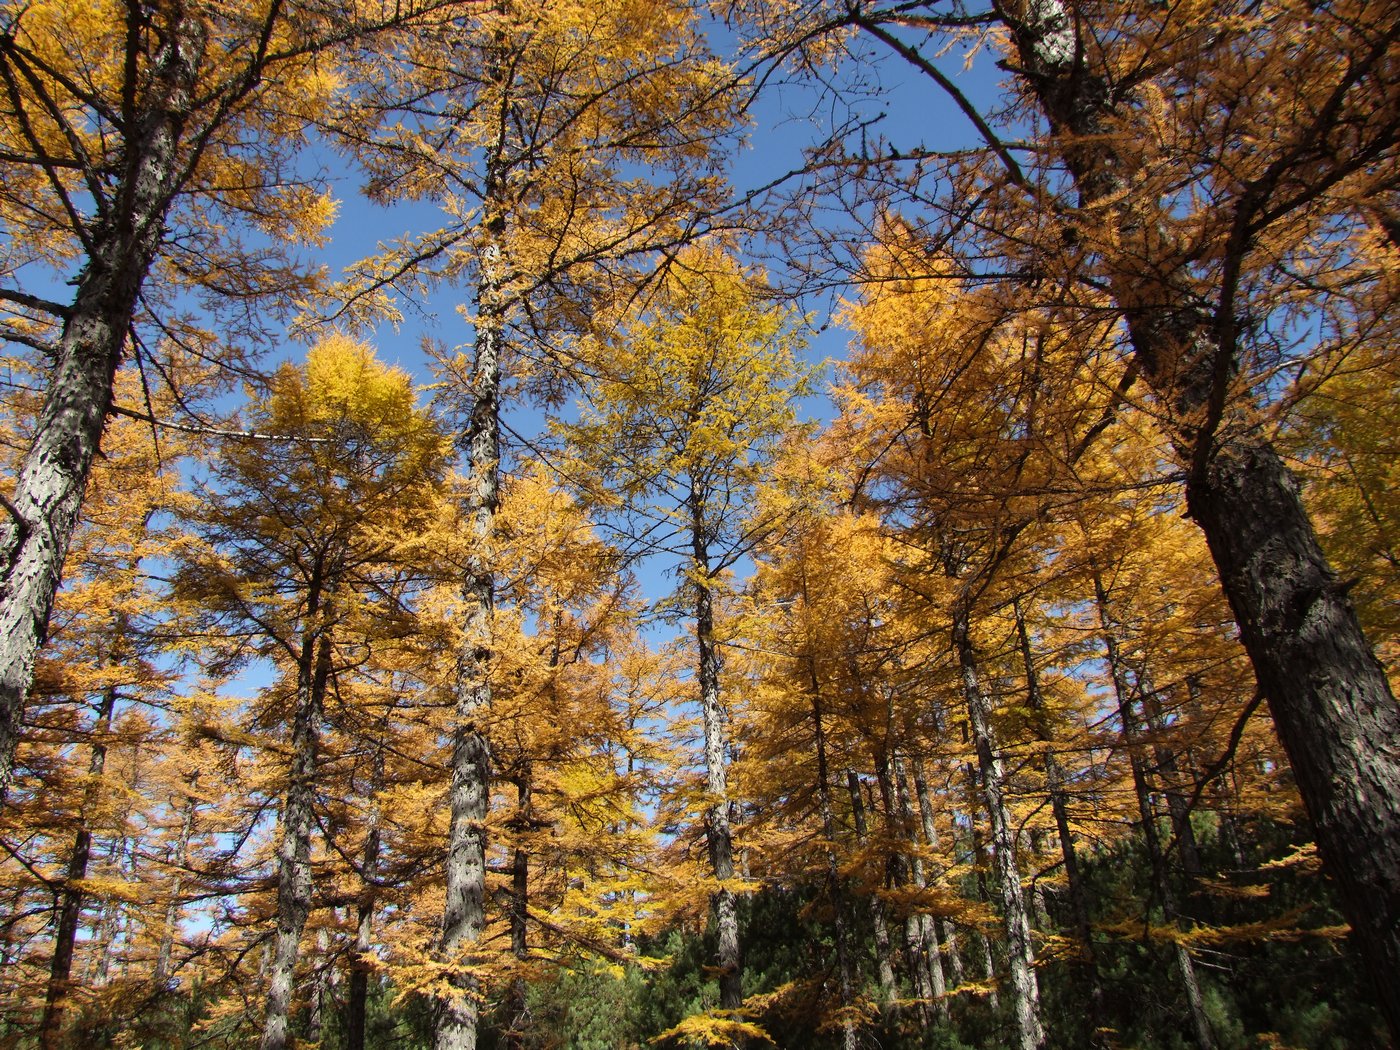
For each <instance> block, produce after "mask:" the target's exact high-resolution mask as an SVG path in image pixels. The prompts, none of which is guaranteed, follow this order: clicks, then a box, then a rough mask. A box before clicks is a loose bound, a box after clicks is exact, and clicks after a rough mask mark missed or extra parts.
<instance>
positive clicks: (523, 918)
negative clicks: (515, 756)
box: [504, 758, 534, 1050]
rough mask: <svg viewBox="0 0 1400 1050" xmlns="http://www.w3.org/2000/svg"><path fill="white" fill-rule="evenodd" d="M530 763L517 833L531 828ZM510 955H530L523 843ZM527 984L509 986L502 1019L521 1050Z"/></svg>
mask: <svg viewBox="0 0 1400 1050" xmlns="http://www.w3.org/2000/svg"><path fill="white" fill-rule="evenodd" d="M531 787H532V785H531V762H530V760H529V759H528V758H526V759H523V760H522V761H521V763H520V769H519V770H518V772H517V773H516V777H515V791H516V816H515V819H514V821H513V822H512V823H513V824H514V826H515V829H516V830H517V832H522V833H523V832H526V831H528V830H529V829H530V827H531V826H532V824H533V820H534V818H533V814H532V812H531ZM509 909H510V915H509V919H510V953H511V955H513V956H514V957H515V960H516V962H517V963H522V964H523V963H524V962H525V960H526V959H527V958H528V957H529V954H530V937H529V928H528V927H527V925H526V922H527V920H528V918H529V914H530V854H529V852H528V851H527V850H526V848H525V845H524V843H521V842H517V843H516V845H515V850H514V853H513V856H512V858H511V866H510V906H509ZM528 990H529V989H528V986H527V982H526V980H525V976H524V974H523V973H521V974H517V975H516V976H515V978H514V979H513V980H512V981H511V983H510V1000H509V1002H508V1004H507V1007H506V1011H505V1016H506V1019H507V1026H506V1032H505V1036H504V1038H505V1041H506V1045H507V1046H510V1047H514V1048H516V1050H523V1048H524V1047H525V1045H526V1041H525V1032H526V1028H527V1026H528V1023H529V1012H530V1011H529V1002H528V999H527V998H526V994H527V992H528Z"/></svg>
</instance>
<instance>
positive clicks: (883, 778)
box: [875, 724, 933, 1027]
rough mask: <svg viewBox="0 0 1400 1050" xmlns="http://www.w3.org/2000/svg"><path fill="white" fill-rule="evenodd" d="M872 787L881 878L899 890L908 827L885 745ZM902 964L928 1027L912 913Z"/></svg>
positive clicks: (927, 990) (926, 988)
mask: <svg viewBox="0 0 1400 1050" xmlns="http://www.w3.org/2000/svg"><path fill="white" fill-rule="evenodd" d="M892 738H893V726H892V724H887V726H886V732H885V741H886V742H888V741H889V740H891V739H892ZM875 784H876V786H877V787H878V788H879V789H880V811H881V813H882V815H883V817H884V824H885V829H886V835H885V838H886V842H887V843H888V845H887V847H886V854H885V879H886V883H887V884H888V885H890V886H892V887H894V888H895V889H902V888H903V887H905V886H907V885H908V884H909V882H910V874H911V871H910V868H911V865H910V857H909V856H908V855H906V854H905V853H904V851H903V850H902V849H900V848H899V847H898V845H897V844H898V843H899V842H900V841H901V840H903V841H908V827H907V826H906V822H905V821H904V820H903V819H902V814H901V812H900V806H899V802H898V798H897V794H898V793H897V791H896V788H895V777H894V764H893V760H892V756H891V754H890V751H889V748H888V745H887V743H881V744H880V745H878V746H877V747H876V749H875ZM901 925H902V926H903V927H904V961H905V969H906V971H907V972H908V974H909V983H910V986H911V987H912V989H913V992H914V998H915V1000H916V1001H917V1002H918V1004H919V1006H918V1009H919V1022H920V1024H922V1025H923V1026H924V1027H928V1025H929V1024H930V1023H931V1021H932V1018H933V1010H932V1004H933V989H932V987H931V986H930V983H929V976H928V968H927V967H926V966H925V965H924V945H923V940H922V938H921V937H920V930H919V924H918V920H917V918H916V917H915V915H914V913H913V912H909V913H907V914H905V915H904V916H903V919H902V922H901Z"/></svg>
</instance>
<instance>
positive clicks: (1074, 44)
mask: <svg viewBox="0 0 1400 1050" xmlns="http://www.w3.org/2000/svg"><path fill="white" fill-rule="evenodd" d="M1011 10H1012V11H1013V12H1014V14H1012V15H1010V16H1008V18H1007V21H1008V25H1009V28H1010V29H1011V32H1012V38H1013V40H1014V41H1015V44H1016V47H1017V50H1018V52H1019V55H1020V63H1019V64H1020V66H1021V67H1022V69H1023V71H1024V72H1023V79H1024V80H1025V82H1026V85H1027V87H1028V88H1029V89H1030V91H1031V92H1033V94H1034V95H1035V97H1036V98H1037V99H1038V100H1039V102H1040V105H1041V108H1042V109H1043V110H1044V112H1045V114H1046V116H1047V117H1048V118H1049V121H1050V124H1051V129H1052V131H1053V132H1054V133H1055V134H1056V135H1058V136H1061V138H1062V140H1063V141H1064V144H1065V148H1064V155H1065V160H1066V163H1067V165H1068V168H1069V171H1070V174H1071V175H1072V177H1073V178H1074V180H1075V184H1076V185H1077V187H1078V189H1079V192H1080V197H1081V199H1082V201H1083V202H1084V203H1085V204H1086V205H1090V204H1095V205H1096V204H1101V203H1102V202H1105V201H1108V200H1110V199H1112V198H1114V197H1115V195H1118V194H1119V193H1120V192H1121V191H1122V190H1123V189H1124V188H1126V186H1127V180H1128V179H1129V178H1131V176H1132V174H1133V172H1134V171H1135V170H1136V169H1137V168H1138V167H1140V158H1137V157H1134V156H1132V155H1131V154H1130V153H1128V152H1127V150H1126V146H1125V143H1123V141H1122V140H1121V139H1113V138H1111V137H1110V136H1107V135H1105V134H1103V132H1104V131H1105V128H1106V125H1107V121H1108V119H1109V118H1110V117H1112V116H1113V114H1114V110H1113V107H1114V106H1115V105H1117V102H1116V98H1117V96H1116V95H1115V94H1114V93H1113V92H1110V91H1108V90H1107V89H1106V85H1105V84H1104V83H1103V81H1102V79H1101V77H1100V76H1099V74H1098V73H1097V72H1096V71H1094V70H1092V69H1090V68H1089V67H1088V66H1087V65H1086V64H1085V63H1084V61H1083V58H1082V56H1083V54H1084V51H1083V50H1082V49H1081V48H1080V47H1079V42H1078V40H1077V37H1076V29H1075V19H1074V16H1073V14H1072V12H1071V11H1070V10H1069V9H1068V8H1067V6H1066V5H1065V4H1064V3H1063V0H1023V2H1021V3H1017V4H1016V5H1014V6H1013V7H1012V9H1011ZM1377 60H1378V55H1376V54H1373V55H1370V56H1363V55H1359V54H1358V55H1357V56H1356V61H1355V62H1353V63H1350V64H1348V65H1347V67H1346V74H1347V75H1348V76H1351V77H1355V76H1359V75H1363V74H1362V72H1361V71H1362V70H1363V69H1364V65H1365V63H1366V62H1368V61H1377ZM1319 113H1320V114H1321V115H1320V117H1319V119H1330V117H1328V107H1322V108H1321V110H1319ZM1287 130H1288V133H1289V134H1294V135H1296V136H1298V141H1299V142H1300V143H1304V142H1305V141H1313V140H1318V141H1325V140H1326V136H1327V132H1328V131H1329V130H1330V129H1328V128H1325V127H1324V128H1319V127H1315V126H1311V125H1307V124H1306V123H1305V124H1304V125H1303V126H1300V127H1299V128H1297V129H1287ZM1309 136H1311V138H1309ZM1305 155H1307V156H1312V153H1310V152H1309V153H1305ZM1316 177H1317V178H1318V179H1320V180H1325V179H1326V177H1327V175H1326V172H1325V171H1324V172H1323V173H1322V174H1319V175H1317V176H1316ZM1257 189H1258V193H1257V194H1256V196H1257V197H1258V199H1257V200H1251V201H1249V202H1246V201H1243V200H1241V201H1240V202H1239V207H1240V208H1241V209H1244V208H1245V207H1246V205H1247V204H1248V205H1249V206H1250V207H1251V208H1253V209H1254V211H1253V212H1252V213H1251V214H1250V215H1245V214H1244V213H1243V212H1241V215H1240V216H1236V218H1237V219H1239V218H1241V217H1243V218H1246V219H1248V218H1250V217H1251V216H1257V215H1258V214H1260V213H1261V212H1262V211H1263V209H1265V207H1266V206H1267V205H1268V204H1269V203H1271V201H1272V197H1271V196H1270V194H1271V193H1272V189H1271V187H1269V186H1262V187H1258V188H1257ZM1290 192H1295V199H1298V200H1308V199H1311V195H1310V194H1307V193H1303V192H1298V191H1296V190H1295V191H1290ZM1100 210H1101V211H1102V212H1103V217H1102V219H1100V220H1099V221H1107V222H1112V223H1114V224H1115V232H1116V233H1117V235H1118V240H1119V241H1120V242H1123V243H1125V244H1135V245H1143V246H1145V247H1144V250H1143V251H1142V252H1132V251H1128V252H1125V253H1124V256H1123V258H1122V259H1119V260H1114V266H1113V267H1112V268H1111V269H1110V273H1109V275H1108V277H1109V290H1110V292H1111V294H1112V295H1113V297H1114V299H1115V300H1116V301H1117V304H1118V306H1119V308H1120V309H1122V310H1123V311H1124V314H1125V316H1126V319H1127V321H1128V329H1129V338H1130V340H1131V344H1132V348H1133V357H1134V361H1135V363H1136V364H1137V365H1138V367H1139V370H1140V372H1141V374H1142V375H1143V377H1144V378H1145V379H1146V381H1147V383H1148V385H1149V386H1150V387H1151V389H1152V392H1153V394H1154V396H1155V397H1156V398H1157V400H1158V401H1159V402H1160V403H1161V405H1162V406H1163V407H1164V408H1166V409H1167V411H1168V412H1169V413H1170V414H1171V416H1172V419H1171V421H1170V423H1171V425H1172V427H1173V439H1174V441H1175V442H1176V445H1177V449H1178V454H1179V455H1180V456H1181V458H1182V459H1183V460H1184V461H1186V462H1187V463H1189V464H1190V470H1189V473H1188V479H1187V484H1186V504H1187V508H1188V511H1189V513H1190V515H1191V517H1192V518H1193V519H1194V520H1195V521H1196V523H1197V524H1198V525H1199V526H1200V528H1201V530H1202V532H1203V533H1204V534H1205V537H1206V543H1207V545H1208V546H1209V548H1210V552H1211V557H1212V559H1213V560H1214V562H1215V567H1216V570H1217V572H1218V573H1219V576H1220V582H1221V586H1222V588H1223V590H1224V593H1225V597H1226V599H1227V600H1228V602H1229V604H1230V609H1231V611H1232V612H1233V614H1234V617H1235V621H1236V623H1238V625H1239V628H1240V637H1241V640H1242V641H1243V643H1244V647H1245V650H1246V652H1247V653H1248V654H1249V658H1250V662H1251V663H1252V664H1253V666H1254V671H1255V675H1256V676H1257V678H1258V680H1259V686H1260V689H1261V690H1262V691H1263V693H1264V695H1265V696H1266V697H1267V698H1268V702H1269V710H1270V713H1271V714H1272V716H1273V721H1274V725H1275V726H1276V727H1277V730H1278V734H1279V738H1280V740H1281V741H1282V742H1283V746H1284V749H1285V750H1286V751H1287V752H1288V757H1289V761H1290V763H1291V765H1292V767H1293V773H1294V778H1295V781H1296V783H1297V785H1298V791H1299V794H1300V795H1301V796H1302V799H1303V803H1304V805H1305V806H1306V808H1307V810H1308V814H1309V816H1310V817H1311V818H1312V821H1313V825H1314V827H1315V829H1316V831H1317V841H1318V847H1319V849H1320V851H1321V854H1322V857H1323V861H1324V863H1325V864H1326V865H1327V869H1328V872H1329V873H1330V875H1331V876H1332V878H1333V879H1334V880H1335V882H1336V884H1337V887H1338V890H1339V896H1340V899H1341V904H1342V908H1343V910H1344V912H1345V913H1346V915H1347V918H1348V920H1349V921H1350V923H1351V927H1352V932H1353V938H1354V941H1355V944H1356V946H1357V947H1358V948H1359V950H1360V952H1361V955H1362V957H1363V959H1364V960H1365V962H1366V969H1367V970H1368V971H1370V973H1371V976H1372V979H1373V980H1374V982H1375V985H1376V989H1377V993H1378V1002H1379V1003H1380V1005H1381V1009H1382V1011H1383V1012H1384V1013H1385V1016H1386V1019H1387V1022H1388V1023H1389V1025H1390V1029H1391V1034H1392V1037H1393V1038H1394V1039H1395V1040H1396V1041H1397V1042H1400V706H1397V704H1396V702H1395V697H1394V695H1393V694H1392V692H1391V689H1390V683H1389V681H1388V680H1387V678H1386V675H1385V672H1384V670H1383V669H1382V667H1381V665H1380V663H1379V662H1378V661H1377V660H1376V657H1375V653H1374V651H1373V649H1372V648H1371V645H1370V643H1369V642H1368V641H1367V639H1366V637H1365V635H1364V633H1363V632H1362V630H1361V626H1360V623H1359V622H1358V620H1357V618H1356V613H1355V610H1354V609H1353V608H1352V605H1351V602H1350V601H1349V600H1348V598H1347V596H1346V588H1345V586H1343V585H1341V584H1339V583H1338V581H1337V578H1336V575H1335V574H1334V573H1333V571H1332V569H1331V567H1330V566H1329V565H1328V563H1327V559H1326V557H1325V556H1324V555H1323V552H1322V549H1321V546H1320V545H1319V543H1318V540H1317V535H1316V533H1315V531H1314V529H1313V527H1312V522H1311V520H1310V519H1309V517H1308V514H1307V512H1306V510H1305V509H1304V507H1303V504H1302V501H1301V500H1300V499H1299V496H1298V485H1297V482H1296V480H1295V479H1294V478H1293V476H1292V474H1291V473H1290V472H1289V470H1288V468H1287V466H1286V465H1285V464H1284V462H1283V460H1282V459H1281V458H1280V456H1279V455H1278V453H1277V452H1276V451H1275V450H1274V449H1273V447H1272V446H1271V445H1270V444H1269V442H1268V441H1267V440H1266V439H1265V438H1263V437H1262V436H1260V434H1259V432H1258V431H1257V430H1255V429H1253V428H1252V427H1251V426H1249V425H1248V419H1247V418H1246V417H1248V416H1249V412H1248V409H1249V406H1247V405H1246V406H1243V409H1242V410H1241V411H1240V417H1241V418H1240V419H1239V420H1235V419H1234V418H1232V417H1230V418H1227V415H1226V414H1222V410H1221V409H1220V406H1221V405H1222V404H1224V402H1223V401H1222V400H1221V399H1223V397H1224V395H1225V391H1224V389H1223V387H1222V383H1223V381H1227V380H1228V378H1229V376H1231V375H1232V374H1233V372H1234V370H1235V367H1236V363H1237V356H1238V354H1237V348H1236V347H1235V346H1234V345H1233V343H1234V341H1235V340H1236V338H1237V336H1236V334H1235V328H1236V325H1237V317H1238V310H1239V304H1236V303H1234V302H1233V301H1227V300H1225V299H1224V298H1223V297H1222V301H1221V302H1220V304H1219V306H1218V308H1217V310H1216V316H1214V317H1209V316H1205V315H1204V313H1203V311H1202V310H1201V308H1200V307H1199V306H1198V298H1199V297H1198V295H1197V294H1196V291H1197V290H1196V289H1194V288H1192V287H1191V286H1190V285H1189V284H1187V283H1186V278H1185V277H1184V276H1182V275H1181V274H1180V271H1179V269H1178V267H1179V265H1180V263H1179V262H1178V261H1176V257H1175V256H1171V257H1168V256H1169V255H1170V253H1172V252H1174V251H1175V247H1174V245H1173V244H1172V243H1171V241H1170V239H1169V238H1163V237H1157V236H1155V235H1149V231H1150V230H1153V229H1155V224H1154V223H1152V222H1151V220H1150V218H1147V217H1144V216H1143V215H1141V214H1139V213H1137V212H1136V211H1135V210H1134V206H1133V205H1132V203H1131V197H1130V196H1124V198H1123V200H1122V202H1120V203H1119V204H1118V205H1116V206H1115V207H1112V208H1101V209H1100ZM1285 215H1286V211H1285V212H1284V213H1283V214H1281V215H1278V216H1275V217H1274V218H1273V219H1272V221H1274V222H1278V221H1283V218H1284V216H1285ZM1236 225H1238V222H1237V224H1236ZM1246 228H1247V227H1246ZM1261 229H1262V227H1261ZM1261 235H1262V234H1255V235H1254V236H1256V237H1257V236H1261ZM1153 244H1155V245H1156V246H1157V247H1156V250H1155V251H1154V250H1151V249H1150V247H1147V246H1150V245H1153ZM1251 247H1252V243H1251V242H1249V241H1248V240H1247V239H1246V240H1244V241H1242V242H1241V243H1238V244H1234V243H1232V244H1231V245H1227V248H1228V250H1229V252H1231V253H1232V254H1231V255H1230V257H1228V258H1225V259H1223V260H1222V263H1223V265H1224V266H1225V267H1227V268H1239V267H1240V266H1242V264H1243V262H1244V256H1245V254H1246V253H1247V251H1249V250H1250V248H1251ZM1136 256H1142V258H1140V259H1138V260H1137V261H1136V262H1134V261H1133V260H1134V258H1135V257H1136ZM1227 407H1228V406H1227ZM1213 413H1214V414H1216V415H1217V417H1218V419H1217V423H1216V425H1214V426H1207V427H1204V428H1200V427H1199V424H1200V421H1202V420H1206V421H1209V420H1210V418H1211V416H1212V414H1213ZM1222 424H1223V425H1222Z"/></svg>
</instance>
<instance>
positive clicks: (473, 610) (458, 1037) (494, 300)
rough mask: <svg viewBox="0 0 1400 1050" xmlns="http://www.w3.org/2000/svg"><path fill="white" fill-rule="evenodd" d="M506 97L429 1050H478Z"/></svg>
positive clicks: (485, 283) (489, 255)
mask: <svg viewBox="0 0 1400 1050" xmlns="http://www.w3.org/2000/svg"><path fill="white" fill-rule="evenodd" d="M488 65H489V76H490V78H491V79H492V80H494V81H498V82H500V83H501V84H502V85H504V84H506V83H507V82H508V78H509V76H510V74H509V72H508V71H507V69H506V60H505V56H495V57H493V58H492V59H491V60H490V61H489V63H488ZM508 98H509V92H508V91H505V92H504V93H503V101H502V103H501V112H500V114H499V123H498V128H497V134H496V138H495V141H494V142H493V143H492V144H491V147H490V151H489V154H488V157H487V160H486V171H485V179H484V185H483V205H482V207H483V211H484V214H485V218H484V232H485V244H484V246H483V247H482V249H481V260H480V275H479V278H478V282H477V316H476V322H475V323H476V344H475V353H476V357H475V360H474V362H473V365H472V374H471V391H470V395H471V415H470V417H469V419H468V421H467V430H466V433H465V435H464V438H465V444H466V449H467V457H468V476H467V486H466V493H465V495H464V497H463V504H462V515H463V518H464V519H465V522H466V526H467V529H468V532H469V535H470V539H471V548H470V550H469V552H468V555H467V565H466V571H465V573H464V576H463V580H462V605H463V610H462V643H461V649H460V650H459V652H458V656H457V668H456V675H455V679H454V684H453V692H454V711H453V727H452V775H451V784H450V787H449V789H448V809H449V811H450V820H449V825H448V832H447V863H446V883H447V887H446V895H445V896H446V900H445V903H444V907H443V917H442V937H441V939H440V941H439V953H440V955H441V959H442V962H443V964H444V965H445V966H446V967H447V971H446V972H447V980H448V984H449V985H450V987H451V991H450V993H449V994H448V995H446V996H442V997H440V998H439V999H438V1002H437V1005H436V1016H435V1023H434V1045H435V1047H436V1050H476V1037H477V1024H478V1022H479V1019H480V1014H481V1009H480V1004H479V1003H478V1001H477V989H478V986H477V981H476V978H475V976H474V974H473V972H472V967H473V965H474V961H473V959H472V958H471V956H470V953H471V951H472V950H473V948H474V946H475V945H476V944H477V942H478V941H480V940H481V932H482V929H483V927H484V925H485V922H486V815H487V812H488V810H489V808H490V804H491V752H490V745H489V742H488V740H487V736H486V730H485V727H484V724H483V723H482V718H483V716H484V715H485V714H486V711H487V708H489V706H490V704H491V661H492V659H493V657H494V655H495V623H494V621H495V611H496V575H495V568H494V566H493V554H492V548H493V545H494V543H495V539H496V512H497V510H498V508H499V507H500V500H501V356H502V353H503V352H504V350H505V330H506V313H507V304H506V302H505V300H504V298H503V296H504V293H503V290H502V289H503V287H504V283H505V273H504V269H503V268H504V265H505V262H504V259H503V258H502V252H503V244H504V241H505V235H506V221H505V215H504V212H503V211H501V210H500V209H501V208H502V206H503V204H504V202H505V199H506V192H507V188H506V184H505V161H506V145H507V139H508V135H509V126H510V114H509V102H508Z"/></svg>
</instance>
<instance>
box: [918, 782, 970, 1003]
mask: <svg viewBox="0 0 1400 1050" xmlns="http://www.w3.org/2000/svg"><path fill="white" fill-rule="evenodd" d="M912 768H913V772H914V795H915V797H916V798H917V799H918V803H919V826H920V828H921V829H922V830H923V834H924V844H925V845H927V846H928V848H929V849H930V850H933V851H937V849H938V824H937V822H936V821H935V820H934V813H933V796H932V794H931V793H930V792H929V789H928V777H927V776H925V774H924V760H923V759H922V758H919V757H917V756H915V757H914V759H913V762H912ZM934 877H935V878H941V877H942V872H941V870H937V871H935V872H934ZM939 925H940V926H941V928H942V933H943V946H942V950H941V951H940V953H939V954H940V958H946V959H947V960H948V968H949V970H950V971H951V972H952V975H953V986H954V987H957V986H958V985H960V984H962V982H963V966H962V957H961V956H960V955H959V954H958V942H957V936H956V934H955V933H954V932H953V924H952V922H951V921H949V920H944V921H943V922H942V923H941V924H939ZM935 936H936V932H935Z"/></svg>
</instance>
